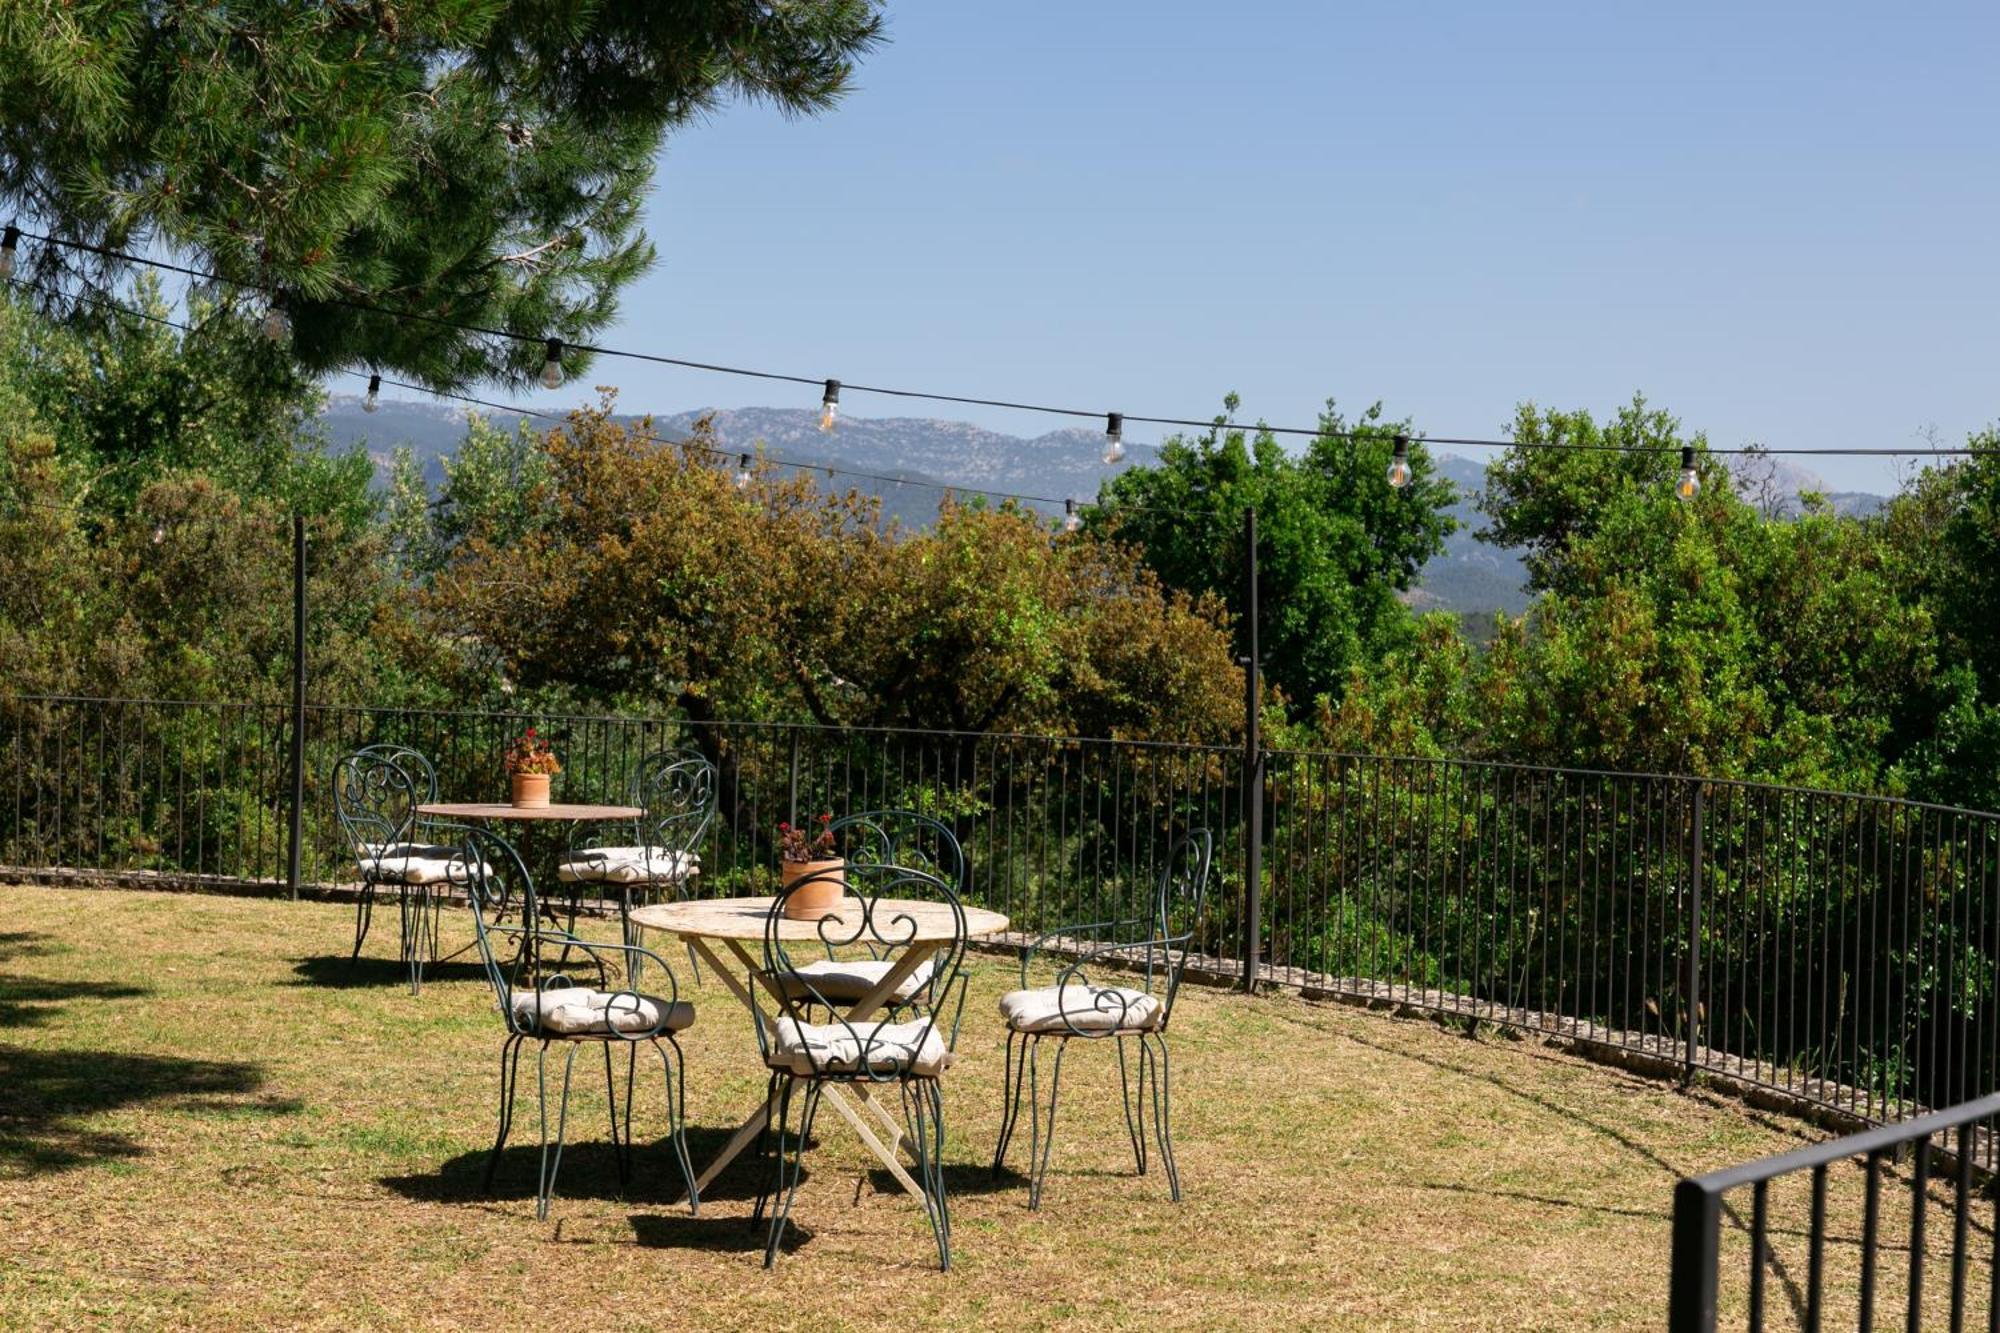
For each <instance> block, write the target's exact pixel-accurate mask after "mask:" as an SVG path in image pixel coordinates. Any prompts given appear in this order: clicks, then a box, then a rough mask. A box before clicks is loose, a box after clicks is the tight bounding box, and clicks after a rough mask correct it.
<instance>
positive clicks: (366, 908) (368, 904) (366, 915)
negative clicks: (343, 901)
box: [347, 881, 375, 967]
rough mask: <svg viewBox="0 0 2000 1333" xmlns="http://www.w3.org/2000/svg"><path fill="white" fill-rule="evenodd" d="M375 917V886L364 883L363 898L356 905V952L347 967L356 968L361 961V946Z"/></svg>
mask: <svg viewBox="0 0 2000 1333" xmlns="http://www.w3.org/2000/svg"><path fill="white" fill-rule="evenodd" d="M374 915H375V885H374V884H373V883H372V882H366V881H364V882H363V883H362V885H361V897H360V898H359V899H358V900H356V902H355V904H354V952H353V953H351V954H349V955H348V956H347V965H348V966H349V967H352V966H354V964H355V963H357V962H359V961H360V960H361V944H362V942H363V941H364V940H366V939H367V938H368V923H369V921H370V920H371V919H372V918H373V917H374Z"/></svg>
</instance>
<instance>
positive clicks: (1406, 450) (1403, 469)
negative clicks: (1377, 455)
mask: <svg viewBox="0 0 2000 1333" xmlns="http://www.w3.org/2000/svg"><path fill="white" fill-rule="evenodd" d="M1389 484H1390V485H1391V486H1393V487H1395V488H1396V489H1397V490H1399V491H1400V490H1402V489H1403V488H1404V487H1405V486H1408V485H1409V484H1410V437H1409V436H1407V435H1398V436H1397V437H1396V453H1395V456H1394V457H1393V458H1391V459H1390V460H1389Z"/></svg>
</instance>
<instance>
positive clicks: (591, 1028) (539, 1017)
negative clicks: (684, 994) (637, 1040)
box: [514, 986, 694, 1037]
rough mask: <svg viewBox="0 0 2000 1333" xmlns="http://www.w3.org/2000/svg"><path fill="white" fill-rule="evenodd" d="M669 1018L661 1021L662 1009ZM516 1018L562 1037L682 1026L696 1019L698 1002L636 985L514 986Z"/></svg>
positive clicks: (535, 1029)
mask: <svg viewBox="0 0 2000 1333" xmlns="http://www.w3.org/2000/svg"><path fill="white" fill-rule="evenodd" d="M663 1014H664V1015H665V1016H666V1022H665V1023H664V1024H662V1023H661V1022H660V1017H661V1015H663ZM514 1021H515V1022H517V1023H519V1024H520V1025H521V1026H522V1027H524V1028H527V1029H528V1030H529V1031H530V1032H538V1033H544V1034H546V1035H549V1036H556V1037H587V1036H591V1035H594V1034H600V1033H605V1034H608V1033H610V1032H612V1031H614V1030H615V1031H618V1032H651V1031H653V1030H654V1029H655V1028H659V1027H662V1026H664V1028H665V1029H666V1030H667V1031H668V1032H679V1031H680V1030H681V1029H682V1028H685V1027H688V1026H689V1025H691V1024H692V1023H693V1022H694V1006H693V1005H691V1004H688V1003H687V1002H686V1001H684V1000H683V1001H677V1002H675V1003H673V1004H669V1003H667V1002H666V1001H665V1000H662V999H659V998H658V997H656V996H652V995H634V994H633V993H632V992H630V991H625V992H622V993H621V992H617V991H601V990H592V989H591V988H590V987H588V986H563V987H558V988H557V989H555V990H543V991H533V990H517V991H515V992H514Z"/></svg>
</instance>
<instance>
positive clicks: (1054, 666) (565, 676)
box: [0, 289, 2000, 806]
mask: <svg viewBox="0 0 2000 1333" xmlns="http://www.w3.org/2000/svg"><path fill="white" fill-rule="evenodd" d="M137 298H138V299H139V300H141V301H142V302H143V303H146V304H148V305H149V308H151V309H152V310H154V311H155V312H156V313H157V312H159V311H161V310H163V309H164V306H163V302H162V298H161V296H160V294H159V293H158V292H156V291H151V290H145V289H142V290H141V291H140V292H138V293H137ZM196 329H197V331H196V332H194V333H192V334H186V335H183V334H181V333H179V332H177V331H176V330H174V329H172V328H170V327H167V326H165V325H162V324H160V323H156V322H148V321H144V320H136V319H128V318H116V319H108V320H98V321H90V320H71V321H68V322H66V323H64V324H60V325H58V324H52V323H49V322H46V321H44V320H42V319H41V318H39V317H37V316H35V315H33V314H31V313H29V312H26V311H23V310H20V309H18V308H14V307H8V308H7V309H6V310H5V312H4V315H0V430H4V432H5V443H6V449H5V456H4V459H0V466H4V469H5V477H4V491H0V561H4V562H5V565H6V567H7V569H8V570H9V577H8V578H7V579H6V580H5V581H4V583H0V692H4V693H6V694H23V693H69V692H75V693H95V694H107V695H127V696H140V695H144V696H164V697H190V698H230V699H278V698H281V697H283V688H284V681H285V673H286V659H287V654H288V652H289V607H288V604H287V594H288V585H289V579H290V560H289V549H288V546H289V516H290V515H291V514H292V513H294V512H302V513H304V514H306V515H307V516H308V518H309V524H310V531H311V550H312V557H311V562H310V570H311V579H312V588H311V596H312V603H313V607H314V613H313V619H312V628H311V643H310V650H311V661H312V676H313V693H314V695H315V697H317V698H319V699H322V700H325V701H327V702H356V703H362V702H365V703H372V704H432V705H444V704H449V705H451V706H455V707H483V706H495V705H499V704H503V703H504V704H512V705H516V706H521V705H529V706H535V707H549V708H583V709H599V710H608V711H628V712H629V711H639V712H648V713H656V714H657V713H661V712H679V713H682V714H684V715H687V716H689V717H692V718H696V719H715V718H736V719H785V720H799V721H814V722H820V723H828V724H838V723H855V724H887V725H899V726H913V727H935V728H949V729H957V730H1019V731H1040V732H1058V733H1069V734H1084V735H1106V736H1123V737H1131V738H1149V739H1177V740H1197V741H1213V742H1224V741H1228V740H1230V739H1232V738H1233V737H1234V736H1235V735H1236V734H1238V732H1239V729H1240V725H1241V690H1242V679H1241V673H1240V669H1239V667H1238V666H1237V665H1236V656H1237V654H1238V653H1239V652H1240V647H1241V631H1242V622H1241V612H1242V601H1243V589H1242V582H1241V569H1242V549H1241V523H1242V511H1243V508H1244V506H1245V505H1252V504H1254V505H1255V506H1256V507H1257V509H1258V512H1259V516H1260V564H1261V568H1262V573H1263V585H1262V586H1263V603H1264V605H1263V617H1264V618H1263V623H1262V637H1263V644H1264V650H1265V663H1266V671H1267V680H1268V682H1269V686H1270V689H1269V693H1268V695H1267V699H1266V704H1265V710H1266V721H1267V724H1268V726H1269V727H1270V729H1271V734H1272V735H1273V737H1274V739H1275V740H1276V741H1277V742H1278V743H1280V744H1281V745H1285V746H1291V747H1327V748H1336V749H1346V750H1355V751H1371V752H1378V753H1397V754H1414V755H1444V754H1451V755H1463V756H1470V757H1489V758H1502V759H1511V760H1521V761H1527V762H1535V763H1544V764H1550V765H1571V766H1584V767H1600V768H1620V769H1635V770H1644V771H1671V772H1691V773H1700V774H1704V775H1711V776H1725V777H1752V778H1769V779H1773V780H1779V781H1785V782H1791V783H1797V784H1801V785H1819V786H1834V787H1848V788H1855V789H1862V790H1875V791H1886V792H1897V793H1908V794H1915V795H1921V796H1926V797H1930V798H1936V799H1941V800H1945V801H1951V802H1959V803H1969V804H1974V805H1982V806H1990V805H1993V804H1994V803H1996V801H2000V792H1996V791H1995V785H1996V782H2000V777H1996V773H2000V766H1997V765H1996V762H1995V761H1996V758H2000V708H1996V703H1995V700H1996V699H2000V630H1996V628H1995V627H1996V624H2000V620H1996V614H1995V613H1996V611H2000V559H1996V556H2000V460H1996V459H1995V458H1994V457H1992V456H1987V455H1981V456H1977V457H1974V458H1971V459H1965V460H1960V461H1955V462H1952V463H1949V464H1946V465H1942V466H1935V467H1930V468H1926V469H1923V470H1921V471H1918V472H1916V473H1915V474H1914V475H1913V476H1912V477H1911V479H1910V480H1909V482H1908V484H1907V485H1905V487H1904V488H1903V490H1902V492H1901V493H1900V494H1899V495H1897V496H1896V497H1894V499H1893V500H1892V501H1891V502H1890V503H1889V505H1888V506H1887V507H1886V508H1885V509H1884V510H1883V511H1882V512H1881V513H1880V514H1879V515H1875V516H1872V517H1868V518H1851V517H1844V516H1840V515H1837V514H1835V513H1833V512H1832V511H1831V510H1830V509H1828V508H1827V507H1826V506H1824V505H1823V504H1820V503H1817V502H1816V501H1815V500H1814V498H1813V497H1811V496H1808V497H1806V498H1805V501H1804V503H1803V506H1802V512H1798V513H1796V514H1792V515H1790V516H1782V517H1774V516H1771V515H1768V514H1766V513H1765V512H1764V509H1763V507H1762V506H1760V505H1758V504H1756V503H1753V500H1752V499H1751V498H1746V496H1745V495H1744V494H1743V493H1741V492H1742V491H1743V490H1746V489H1748V488H1747V487H1740V486H1739V484H1738V483H1737V482H1736V481H1735V479H1733V478H1732V475H1731V472H1730V471H1729V469H1728V468H1727V467H1726V466H1724V462H1723V460H1721V459H1720V458H1717V457H1713V456H1711V455H1710V454H1709V452H1708V449H1707V443H1706V440H1705V439H1704V438H1703V437H1702V436H1700V435H1698V434H1688V433H1686V432H1684V431H1683V429H1682V427H1681V426H1680V424H1679V423H1678V422H1677V421H1675V420H1674V419H1673V418H1672V417H1671V416H1670V415H1668V414H1667V413H1665V412H1663V411H1661V410H1659V409H1657V408H1654V407H1651V406H1649V405H1647V404H1646V403H1644V402H1643V401H1635V402H1633V403H1632V404H1631V405H1629V406H1627V407H1625V408H1623V409H1621V410H1620V411H1618V412H1617V413H1616V414H1614V415H1613V416H1612V417H1611V418H1610V419H1609V420H1607V421H1603V422H1599V421H1596V420H1594V419H1593V418H1592V417H1591V416H1590V415H1588V414H1587V413H1582V412H1560V411H1552V410H1546V409H1542V408H1538V407H1534V406H1526V407H1523V408H1522V409H1521V411H1520V414H1519V417H1518V419H1517V420H1516V422H1515V425H1514V434H1515V438H1517V439H1519V440H1521V441H1522V442H1523V444H1525V445H1547V444H1593V445H1603V444H1614V445H1626V446H1629V445H1646V446H1651V447H1649V448H1646V449H1643V450H1636V451H1635V450H1630V449H1603V448H1588V449H1540V448H1535V449H1528V448H1524V449H1520V450H1516V451H1512V452H1510V453H1508V454H1507V455H1505V456H1503V457H1502V458H1500V459H1499V460H1498V462H1497V463H1496V464H1495V465H1494V467H1493V469H1492V471H1491V473H1490V477H1489V486H1488V490H1487V493H1486V494H1485V495H1484V496H1483V497H1482V498H1481V500H1480V506H1481V510H1482V512H1483V515H1484V518H1485V527H1484V532H1483V534H1482V535H1484V536H1486V537H1487V538H1488V539H1489V540H1492V541H1495V542H1498V543H1501V544H1504V545H1507V546H1512V547H1515V548H1518V549H1520V550H1521V551H1522V552H1523V553H1524V555H1525V557H1526V560H1527V564H1528V568H1529V570H1530V574H1531V578H1532V590H1533V592H1534V593H1535V601H1534V603H1533V606H1532V608H1531V610H1530V612H1529V613H1528V614H1527V615H1526V616H1525V617H1520V618H1509V617H1501V618H1500V620H1499V622H1498V623H1497V624H1496V625H1495V627H1494V632H1493V634H1492V637H1491V639H1490V642H1488V643H1486V644H1484V645H1482V646H1475V645H1474V644H1473V643H1472V642H1471V641H1470V640H1469V639H1468V638H1467V637H1466V636H1465V635H1464V634H1463V633H1462V632H1461V631H1460V628H1459V626H1458V624H1457V623H1456V621H1455V619H1454V618H1453V617H1449V616H1444V615H1431V616H1424V617H1418V616H1414V615H1412V614H1411V613H1410V612H1409V611H1408V610H1407V608H1406V605H1405V602H1404V600H1403V598H1402V597H1401V596H1400V594H1402V593H1404V592H1406V591H1407V590H1408V589H1409V588H1411V587H1412V586H1414V583H1415V581H1416V579H1417V578H1418V576H1419V574H1420V572H1421V569H1422V566H1423V563H1424V561H1425V560H1426V559H1428V558H1429V557H1430V556H1432V555H1434V554H1435V553H1436V552H1437V551H1438V550H1439V549H1440V548H1441V544H1442V541H1443V538H1444V536H1445V535H1446V533H1447V531H1448V528H1449V524H1450V522H1451V520H1450V519H1449V518H1448V517H1447V516H1446V515H1445V513H1444V509H1445V507H1446V506H1447V505H1448V504H1449V503H1450V501H1451V498H1452V496H1451V492H1450V489H1449V483H1447V482H1444V481H1443V480H1441V479H1439V478H1438V477H1437V476H1436V475H1435V473H1434V471H1433V469H1432V466H1431V463H1430V460H1429V459H1428V458H1427V457H1426V456H1425V453H1424V451H1423V449H1422V448H1421V446H1419V447H1417V448H1416V449H1415V450H1414V451H1413V463H1414V471H1415V476H1414V478H1413V481H1412V484H1411V485H1410V486H1409V487H1408V488H1406V489H1405V490H1403V491H1401V492H1398V491H1393V490H1391V489H1390V488H1388V487H1387V486H1386V485H1384V484H1383V481H1382V473H1383V470H1384V468H1385V466H1386V464H1387V461H1388V457H1389V452H1390V449H1391V441H1392V440H1393V437H1394V436H1395V435H1396V434H1398V433H1401V432H1409V431H1413V430H1414V429H1415V427H1414V426H1413V424H1412V423H1410V422H1407V421H1404V422H1392V421H1388V420H1386V419H1384V418H1383V417H1382V414H1381V413H1380V411H1379V409H1378V410H1371V411H1370V412H1368V413H1364V414H1363V415H1362V416H1361V417H1360V418H1359V419H1355V420H1350V419H1348V418H1345V417H1343V416H1342V415H1340V414H1339V413H1338V412H1337V411H1336V410H1335V409H1334V408H1333V407H1332V406H1331V405H1329V408H1328V411H1327V413H1326V416H1325V418H1324V427H1325V430H1326V432H1327V434H1326V435H1325V436H1323V437H1322V438H1320V439H1318V440H1315V441H1313V442H1312V443H1311V444H1309V445H1308V446H1307V447H1306V448H1305V449H1304V450H1303V451H1301V452H1298V453H1288V452H1286V451H1285V450H1284V449H1282V448H1281V447H1280V446H1279V445H1278V444H1277V442H1276V441H1275V440H1274V439H1273V438H1272V437H1271V436H1270V435H1269V434H1268V433H1263V432H1260V431H1258V430H1256V429H1255V428H1254V427H1246V426H1242V425H1239V424H1237V423H1236V422H1234V421H1233V420H1232V419H1230V418H1228V417H1223V418H1218V420H1217V423H1216V425H1215V427H1214V428H1213V429H1212V430H1210V431H1208V432H1206V433H1204V434H1202V435H1199V436H1195V437H1191V438H1184V439H1175V440H1173V441H1170V442H1169V443H1168V445H1167V446H1166V448H1165V450H1164V451H1163V453H1162V456H1161V459H1160V462H1159V463H1158V465H1157V466H1153V467H1146V468H1135V469H1130V470H1128V471H1126V472H1125V473H1123V474H1121V475H1120V476H1118V477H1117V478H1116V479H1115V480H1113V481H1111V482H1109V483H1108V484H1107V485H1106V487H1105V489H1104V493H1103V495H1102V496H1101V497H1100V500H1101V504H1100V505H1099V506H1097V507H1095V508H1093V509H1092V510H1091V512H1090V519H1089V522H1088V523H1087V525H1086V527H1085V529H1084V531H1083V532H1081V533H1077V534H1065V533H1061V532H1058V531H1055V530H1053V528H1052V525H1051V524H1050V523H1049V522H1048V521H1047V520H1046V519H1045V518H1043V517H1041V516H1039V515H1036V514H1032V513H1029V512H1025V511H1021V510H1017V509H1014V508H1011V507H1008V506H998V507H991V506H982V505H977V504H970V503H960V502H958V501H956V500H953V499H950V498H947V499H946V500H945V502H944V503H943V505H942V506H941V508H940V511H939V515H938V518H937V521H936V522H935V523H933V524H931V525H929V526H928V527H926V528H924V529H922V530H905V529H900V528H898V527H897V526H895V525H894V524H893V523H890V522H888V521H885V520H884V519H883V518H882V516H881V515H880V513H879V510H878V507H877V506H876V504H875V503H874V502H873V501H872V500H871V499H870V498H868V497H866V496H863V495H860V494H854V493H848V494H840V493H835V492H832V491H830V490H828V489H827V488H825V487H823V486H822V485H821V484H820V481H819V479H818V478H816V477H815V476H810V475H791V474H789V473H785V474H781V473H780V472H778V471H777V470H774V469H770V468H765V467H762V466H759V467H757V468H755V469H753V475H752V477H751V478H750V480H749V483H748V485H747V486H740V485H739V484H738V483H737V479H736V478H735V477H734V475H733V474H734V471H735V469H734V467H733V465H731V466H719V465H718V464H717V463H716V462H715V461H714V459H713V457H712V456H711V455H710V454H708V453H706V452H704V451H702V449H701V448H700V447H699V446H700V445H701V444H702V443H703V442H704V441H703V439H702V438H700V437H697V439H696V440H695V441H694V446H695V447H686V446H680V445H669V444H662V443H659V442H657V441H655V440H653V439H652V438H651V437H650V436H649V435H648V434H647V433H646V432H645V430H644V428H643V426H640V427H636V428H631V429H628V428H626V427H623V426H621V425H619V424H618V423H616V422H615V421H613V420H612V419H611V417H610V414H609V410H608V409H609V406H610V404H609V401H608V400H606V401H605V402H604V403H602V404H600V405H599V406H598V407H596V408H593V409H591V410H587V411H583V412H579V413H577V414H576V415H575V416H574V417H573V418H572V419H571V420H570V421H569V422H568V423H567V424H565V425H564V426H562V427H561V428H559V429H556V430H552V431H548V432H545V433H536V432H531V431H528V430H527V429H526V428H525V427H523V428H520V429H516V430H512V431H509V430H505V429H501V428H499V427H497V426H494V425H489V424H487V423H485V422H481V421H477V420H475V421H473V422H472V423H471V425H470V426H469V428H468V431H467V435H466V437H465V440H464V443H463V445H462V447H461V448H460V449H459V451H458V452H457V454H456V456H455V457H453V458H452V459H450V460H448V463H447V467H446V476H445V481H444V483H443V485H442V487H441V489H440V490H439V492H438V493H437V494H435V495H432V494H429V493H427V492H426V491H425V490H424V488H423V487H422V486H421V485H420V483H418V481H417V480H416V477H415V472H414V469H413V468H411V467H409V466H408V461H407V460H403V463H402V465H400V466H399V467H398V468H397V469H396V470H395V473H394V477H393V479H392V483H391V485H390V486H388V487H387V488H386V489H384V488H380V487H377V486H376V485H375V484H374V476H375V470H374V468H373V467H372V465H371V462H370V460H369V459H367V458H365V457H363V456H360V455H358V454H357V455H351V456H344V457H337V456H332V455H331V454H330V453H329V452H328V450H327V448H326V447H325V444H324V442H323V440H322V439H320V438H319V437H318V436H317V434H316V431H315V427H314V425H313V420H314V415H315V412H316V409H317V407H318V405H319V399H318V396H317V394H318V391H317V390H316V388H315V387H314V386H313V385H312V384H311V383H310V382H309V381H308V380H306V379H304V378H302V377H301V376H299V375H298V374H297V373H296V372H295V371H294V370H293V368H292V367H291V365H290V363H289V362H288V361H287V360H286V359H285V358H283V357H282V356H280V355H278V354H277V353H276V352H275V350H274V349H272V348H271V347H270V346H269V345H268V344H267V343H266V342H264V341H263V340H261V339H259V338H257V337H256V336H255V335H254V333H253V332H252V331H250V330H248V329H246V328H245V327H243V323H242V321H241V320H238V319H231V318H215V319H209V320H197V321H196ZM1229 407H1230V409H1231V411H1232V412H1233V410H1234V407H1235V404H1234V403H1233V402H1232V403H1230V404H1229ZM1976 443H1981V444H1985V445H1989V446H1990V445H1993V444H1995V443H1996V438H1995V437H1994V436H1993V435H1991V434H1988V435H1985V436H1982V437H1980V439H1979V440H1978V441H1976ZM1683 444H1687V445H1691V446H1692V447H1693V448H1694V449H1695V451H1696V459H1697V466H1698V468H1699V470H1700V474H1701V477H1702V483H1703V484H1702V486H1701V489H1700V491H1699V493H1698V494H1697V495H1696V496H1695V498H1694V499H1693V500H1692V501H1682V500H1679V499H1677V498H1676V496H1675V495H1674V491H1673V487H1672V482H1673V479H1674V475H1675V473H1676V471H1677V469H1678V465H1679V451H1680V447H1681V446H1682V445H1683Z"/></svg>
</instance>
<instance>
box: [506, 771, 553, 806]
mask: <svg viewBox="0 0 2000 1333" xmlns="http://www.w3.org/2000/svg"><path fill="white" fill-rule="evenodd" d="M512 777H513V785H514V795H513V805H514V808H515V809H517V810H543V809H547V808H548V804H549V775H548V774H546V773H515V774H513V775H512Z"/></svg>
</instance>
